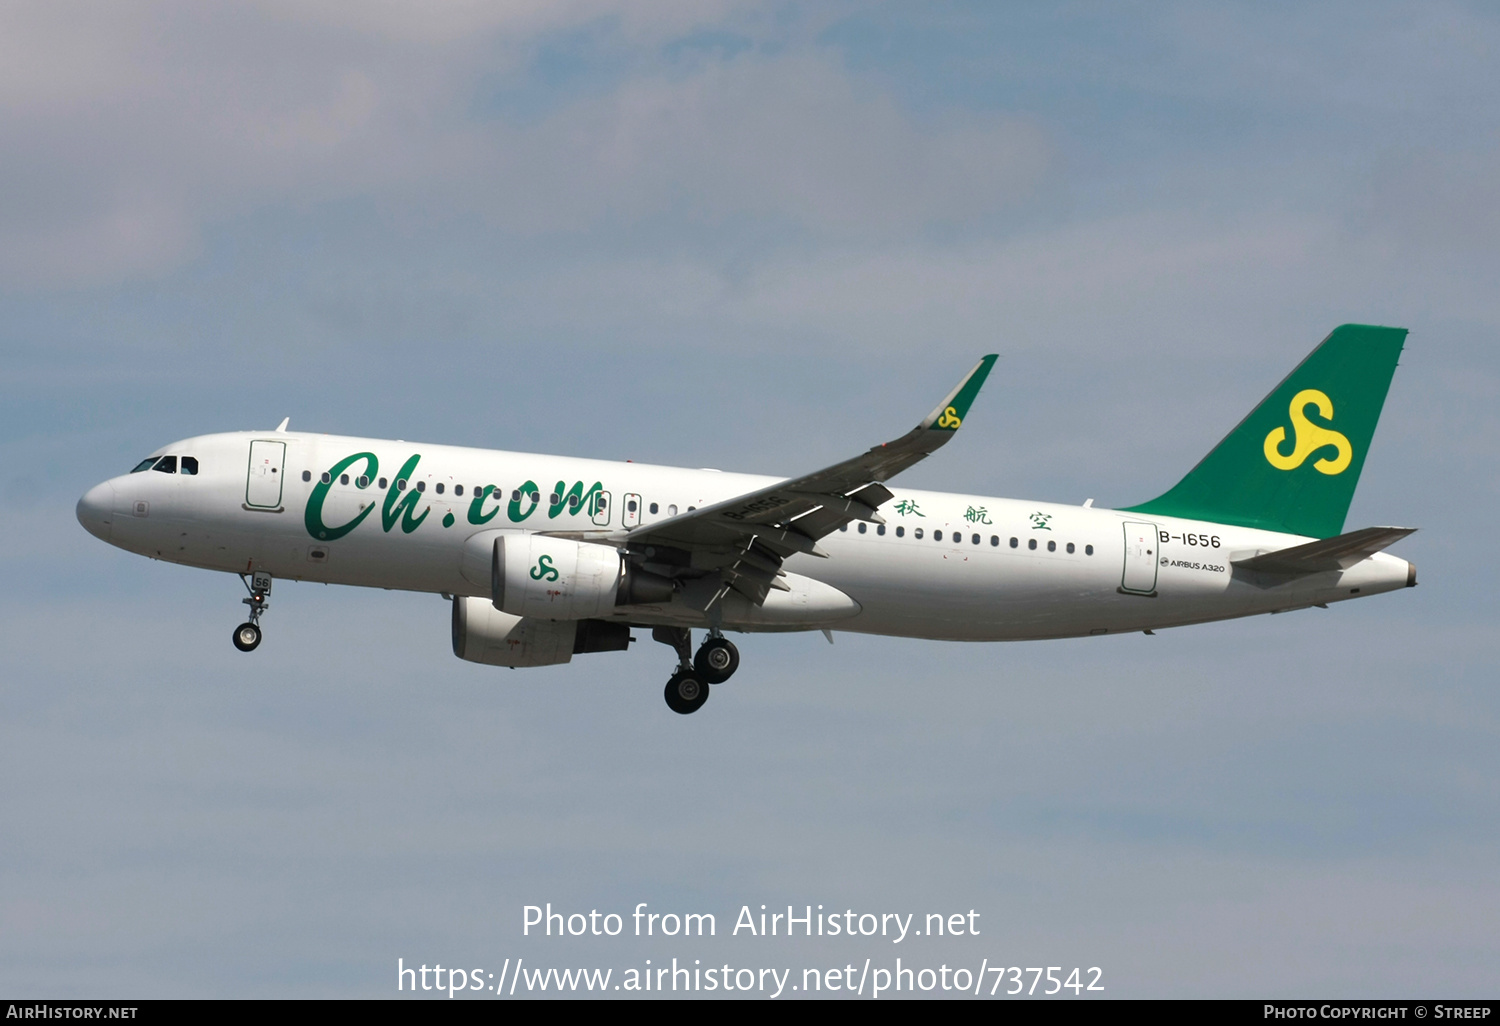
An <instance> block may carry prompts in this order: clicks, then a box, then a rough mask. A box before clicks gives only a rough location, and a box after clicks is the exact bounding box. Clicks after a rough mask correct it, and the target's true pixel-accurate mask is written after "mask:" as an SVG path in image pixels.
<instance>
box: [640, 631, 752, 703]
mask: <svg viewBox="0 0 1500 1026" xmlns="http://www.w3.org/2000/svg"><path fill="white" fill-rule="evenodd" d="M651 639H652V640H653V641H659V642H661V643H662V644H663V645H671V646H672V648H673V649H674V650H675V651H676V652H677V672H676V673H674V674H672V676H671V677H670V678H669V679H668V680H667V689H666V695H665V697H666V700H667V708H669V709H671V710H672V711H673V712H675V713H681V714H682V715H684V716H686V715H687V714H688V713H692V712H697V711H698V710H699V709H701V708H702V707H703V703H704V702H707V701H708V689H709V685H710V684H722V683H724V682H725V681H726V680H728V679H729V678H730V677H732V676H733V675H734V671H735V670H737V669H739V667H740V652H739V649H737V648H735V647H734V642H732V641H730V640H729V639H728V638H726V637H724V636H723V635H722V634H720V633H719V631H718V629H717V628H715V629H714V630H711V631H709V633H708V637H706V638H704V639H703V644H702V645H701V646H700V647H699V649H698V654H697V655H696V656H693V657H691V658H690V657H689V653H691V652H692V650H693V632H692V631H690V630H688V629H687V628H686V627H655V628H652V630H651Z"/></svg>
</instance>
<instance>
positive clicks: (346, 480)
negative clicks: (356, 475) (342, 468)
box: [339, 474, 349, 485]
mask: <svg viewBox="0 0 1500 1026" xmlns="http://www.w3.org/2000/svg"><path fill="white" fill-rule="evenodd" d="M348 483H349V475H348V474H340V475H339V484H341V485H346V484H348Z"/></svg>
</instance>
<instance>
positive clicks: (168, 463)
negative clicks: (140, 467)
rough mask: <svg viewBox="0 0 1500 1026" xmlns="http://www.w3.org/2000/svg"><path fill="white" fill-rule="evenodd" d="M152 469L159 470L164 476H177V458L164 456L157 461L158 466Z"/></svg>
mask: <svg viewBox="0 0 1500 1026" xmlns="http://www.w3.org/2000/svg"><path fill="white" fill-rule="evenodd" d="M151 469H152V470H159V471H161V472H162V473H163V474H175V473H177V457H176V456H163V457H162V458H161V459H159V460H157V461H156V466H154V467H152V468H151Z"/></svg>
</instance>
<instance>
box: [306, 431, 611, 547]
mask: <svg viewBox="0 0 1500 1026" xmlns="http://www.w3.org/2000/svg"><path fill="white" fill-rule="evenodd" d="M421 459H422V457H421V455H420V454H414V455H412V456H411V457H410V458H409V459H407V461H406V462H405V463H403V464H402V465H401V469H400V470H399V471H397V472H396V477H395V479H394V480H393V481H392V482H391V486H390V487H389V488H387V489H386V492H385V501H384V502H383V503H381V506H380V526H381V528H382V529H383V530H384V531H385V532H386V533H387V534H389V533H390V531H391V529H392V528H393V527H395V526H396V525H397V524H400V525H401V532H402V533H403V534H411V533H412V532H413V531H415V530H416V529H417V528H418V527H420V526H421V525H422V521H424V520H426V519H427V514H429V513H431V512H432V507H431V505H430V504H429V505H428V506H427V508H425V509H423V510H422V512H421V513H420V514H419V513H417V507H418V505H420V504H421V502H422V499H423V497H424V496H425V493H424V492H419V491H417V490H416V489H408V488H406V487H405V485H406V482H407V481H409V480H411V476H412V474H413V473H415V471H416V469H417V464H418V463H419V462H421ZM356 466H357V467H358V468H359V473H358V477H357V478H356V480H355V485H354V486H355V488H357V489H359V490H361V491H363V490H364V489H366V488H369V487H370V484H371V483H372V482H373V481H375V480H376V479H377V477H378V476H379V471H380V459H379V457H377V456H376V455H375V454H374V453H373V452H357V453H354V454H353V455H351V456H345V457H344V458H343V459H341V460H339V461H338V462H337V463H335V464H334V465H333V466H331V467H329V468H328V472H327V473H325V474H323V475H322V476H321V477H320V478H319V480H318V483H317V485H315V486H314V487H313V490H312V494H311V495H310V496H308V498H307V509H306V511H305V512H304V514H303V523H304V524H305V525H306V526H307V533H308V534H310V535H312V536H313V537H314V538H317V539H318V540H320V541H334V540H335V539H338V538H342V537H344V535H346V534H348V533H349V532H350V531H352V530H354V529H355V528H356V527H358V526H359V525H360V524H361V523H363V522H364V520H365V518H366V517H368V516H369V515H370V513H371V512H372V511H373V510H374V509H375V502H374V500H373V499H372V500H371V501H370V502H369V503H368V504H367V505H365V507H364V508H363V509H361V510H360V511H359V512H358V513H356V514H355V515H354V516H353V517H351V518H350V519H349V520H348V521H346V522H344V523H342V524H328V523H325V522H324V520H323V507H324V504H325V503H326V502H327V499H328V493H329V491H330V490H331V489H332V488H333V482H334V481H337V480H338V479H339V476H340V475H341V474H344V473H346V472H348V471H350V470H352V469H354V468H355V467H356ZM603 489H604V484H603V482H600V481H595V482H594V484H593V485H592V486H591V487H589V488H588V490H586V491H585V490H584V486H583V482H582V481H578V482H575V483H574V484H573V486H572V487H571V488H569V487H568V484H567V482H566V481H559V482H557V486H556V487H555V488H554V489H553V490H552V497H553V498H555V499H556V500H557V501H556V502H549V504H548V506H547V519H549V520H552V519H555V518H557V517H559V516H561V515H562V514H563V512H564V511H567V512H569V513H577V512H579V511H580V510H587V511H590V512H592V511H593V510H594V509H595V508H596V503H597V502H598V497H599V495H600V494H601V493H602V491H603ZM541 499H542V497H541V493H540V491H539V490H538V489H537V486H536V482H534V481H527V482H525V483H524V484H522V485H521V486H520V487H519V488H517V489H516V490H515V493H514V495H513V497H512V498H511V500H510V501H509V503H504V498H503V495H502V493H501V491H500V489H499V487H498V486H496V485H485V486H484V487H483V488H480V489H477V490H476V491H475V493H474V497H473V498H472V499H471V500H469V509H468V521H469V523H471V524H475V525H481V524H487V523H489V522H490V521H491V520H494V519H495V517H496V516H498V515H499V513H500V510H501V508H502V503H504V509H505V512H506V516H507V517H508V518H509V519H510V522H511V523H514V524H519V523H521V522H522V521H524V520H525V519H527V518H528V517H530V516H531V515H532V514H533V513H535V512H536V511H537V508H538V507H539V506H540V505H541ZM455 522H456V521H455V520H454V517H453V514H452V513H449V514H448V515H447V516H445V517H443V519H442V525H443V526H444V527H452V526H453V524H454V523H455Z"/></svg>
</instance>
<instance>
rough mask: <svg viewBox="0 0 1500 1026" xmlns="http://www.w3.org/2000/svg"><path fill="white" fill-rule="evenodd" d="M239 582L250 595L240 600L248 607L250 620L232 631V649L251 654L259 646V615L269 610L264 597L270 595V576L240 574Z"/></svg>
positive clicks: (257, 573)
mask: <svg viewBox="0 0 1500 1026" xmlns="http://www.w3.org/2000/svg"><path fill="white" fill-rule="evenodd" d="M240 580H241V581H243V582H244V584H245V590H246V591H248V592H249V593H250V597H249V598H247V599H241V600H240V601H242V602H244V603H245V605H247V606H249V607H250V619H249V620H247V621H245V622H244V623H242V624H240V625H239V626H238V627H236V628H235V629H234V647H235V648H237V649H239V650H240V651H241V652H253V651H255V648H256V646H258V645H259V644H260V618H261V614H262V613H264V612H265V611H266V610H267V609H270V608H271V606H270V604H269V603H268V602H266V596H267V595H269V594H271V575H270V574H268V573H265V572H263V571H257V572H256V573H254V574H250V575H246V574H240Z"/></svg>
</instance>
